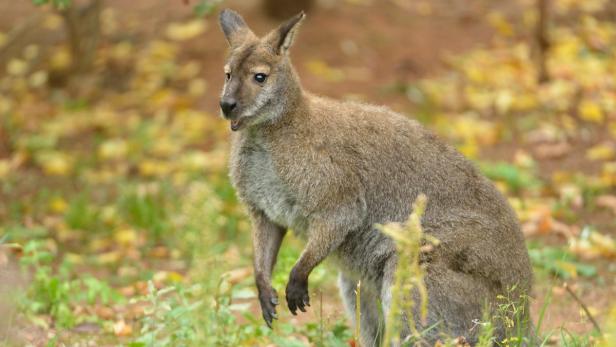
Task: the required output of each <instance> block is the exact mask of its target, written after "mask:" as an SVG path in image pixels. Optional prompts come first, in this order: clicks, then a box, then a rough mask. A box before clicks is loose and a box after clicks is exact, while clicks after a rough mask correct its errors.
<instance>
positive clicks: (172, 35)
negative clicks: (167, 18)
mask: <svg viewBox="0 0 616 347" xmlns="http://www.w3.org/2000/svg"><path fill="white" fill-rule="evenodd" d="M205 29H206V25H205V21H203V20H198V19H195V20H191V21H189V22H186V23H172V24H170V25H169V26H167V29H166V30H165V34H166V35H167V37H168V38H169V39H171V40H174V41H186V40H190V39H192V38H195V37H197V36H199V35H200V34H201V33H203V32H204V31H205Z"/></svg>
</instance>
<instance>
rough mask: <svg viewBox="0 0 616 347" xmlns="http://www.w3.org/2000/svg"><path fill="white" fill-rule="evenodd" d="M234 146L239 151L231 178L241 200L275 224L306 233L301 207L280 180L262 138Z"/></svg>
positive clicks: (234, 159)
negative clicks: (302, 230)
mask: <svg viewBox="0 0 616 347" xmlns="http://www.w3.org/2000/svg"><path fill="white" fill-rule="evenodd" d="M234 145H235V146H239V148H234V151H235V155H234V158H232V160H233V161H234V162H233V163H232V171H231V175H232V179H233V181H234V184H235V186H236V189H237V191H238V193H239V195H240V197H241V198H242V199H243V200H244V201H245V202H247V203H249V204H252V205H253V206H256V207H257V208H259V209H260V210H262V211H263V212H264V213H265V214H266V215H267V216H268V218H270V219H271V220H272V221H274V222H275V223H277V224H279V225H281V226H284V227H288V228H293V229H296V230H297V229H302V228H303V227H302V225H303V224H304V223H303V218H302V215H301V212H300V206H299V205H298V204H297V201H296V199H295V197H294V194H293V193H292V191H291V189H290V188H289V187H288V186H287V185H286V184H285V183H284V182H283V181H282V179H281V178H280V175H279V171H278V168H277V166H276V165H275V163H274V161H273V159H272V155H271V152H270V150H269V148H268V145H267V144H266V143H265V142H264V141H262V140H260V139H258V138H253V139H244V140H243V141H240V142H239V143H236V144H234ZM298 231H299V230H298Z"/></svg>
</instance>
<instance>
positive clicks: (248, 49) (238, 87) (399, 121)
mask: <svg viewBox="0 0 616 347" xmlns="http://www.w3.org/2000/svg"><path fill="white" fill-rule="evenodd" d="M295 18H299V20H296V21H295V24H293V25H292V27H291V28H290V29H289V28H287V29H288V30H286V31H285V30H280V28H279V29H277V30H274V31H272V32H271V33H270V34H268V35H267V36H265V37H264V38H263V39H259V38H257V37H256V36H254V35H253V34H252V32H250V31H249V30H248V31H246V32H245V34H244V36H243V37H236V39H238V40H240V41H241V42H242V43H241V45H239V46H234V45H232V51H231V54H230V56H229V58H228V63H227V69H228V71H229V72H230V73H231V75H232V76H233V77H232V78H231V79H230V80H229V81H227V83H226V84H225V88H224V90H223V96H226V97H233V98H234V99H236V100H238V107H237V110H236V111H234V113H231V114H227V115H225V116H226V117H227V118H229V119H231V120H240V121H242V122H243V125H242V126H241V127H240V128H239V129H238V128H234V130H238V131H235V132H233V134H232V151H231V159H230V176H231V179H232V183H233V185H234V187H235V188H236V190H237V193H238V196H239V198H240V199H241V201H242V202H243V203H244V204H245V205H246V206H247V208H248V211H249V213H250V216H251V220H252V222H253V243H254V267H255V279H256V284H257V288H258V290H259V300H260V303H261V307H262V311H263V317H264V319H265V321H266V323H267V324H268V325H271V321H272V318H275V306H276V304H277V302H278V299H277V295H276V292H275V291H274V289H273V288H272V286H271V274H272V269H273V267H274V264H275V260H276V256H277V253H278V249H279V247H280V242H281V241H282V238H283V236H284V233H285V230H286V229H288V228H290V229H293V231H294V232H295V233H297V235H299V236H300V238H302V239H304V240H305V241H306V246H305V249H304V251H303V252H302V255H301V256H300V258H299V259H298V261H297V263H296V265H295V266H294V268H293V270H292V271H291V273H290V275H289V282H288V285H287V288H286V293H285V294H286V299H287V304H288V306H289V308H290V310H291V311H292V312H293V313H294V314H295V313H296V311H297V310H298V309H299V310H300V311H305V309H306V307H307V306H308V305H309V296H308V278H309V275H310V272H311V271H312V269H313V268H314V267H315V266H317V265H318V264H319V263H321V261H323V259H325V258H326V257H327V256H329V255H332V256H333V257H334V258H335V259H336V261H337V263H338V264H339V267H340V272H341V277H340V278H341V279H340V287H341V293H342V295H343V299H344V302H345V306H346V307H347V309H348V310H349V311H353V310H354V294H353V291H352V290H351V289H352V288H351V287H353V285H354V283H355V281H356V280H358V279H361V280H362V287H363V288H365V290H364V293H366V297H364V299H365V300H368V301H367V302H366V304H365V306H364V304H362V308H361V310H362V314H363V315H364V317H365V319H364V320H365V322H363V321H362V325H361V327H362V346H364V347H370V346H378V345H379V344H380V342H379V341H380V338H381V336H382V326H383V323H384V322H383V321H382V320H381V319H380V318H379V317H381V316H379V315H378V314H376V313H375V311H377V310H378V309H380V310H382V311H385V312H384V313H383V314H384V315H385V316H386V314H387V310H388V308H389V304H388V303H389V301H390V298H391V292H390V288H391V284H392V282H393V276H394V271H395V268H396V265H397V256H396V252H395V247H394V243H393V241H392V240H391V239H390V238H389V237H387V236H385V235H383V234H382V233H381V232H379V231H378V230H377V229H375V227H374V225H375V224H376V223H380V224H383V223H387V222H402V221H405V220H406V218H407V217H408V215H409V213H410V212H411V211H410V207H411V202H413V201H414V200H415V198H416V197H417V196H418V195H419V194H420V193H424V194H426V195H427V197H428V205H427V209H426V212H425V215H424V216H423V219H422V226H423V227H424V229H425V231H426V232H427V233H429V234H431V235H433V236H434V237H436V238H437V239H439V240H440V241H441V243H440V245H439V246H438V247H437V248H436V249H435V250H434V251H433V252H431V254H430V255H429V256H427V257H425V259H424V260H423V261H424V264H425V265H426V269H427V277H426V286H427V289H428V293H429V307H428V308H429V314H428V320H427V324H426V325H422V324H421V322H420V321H418V320H415V321H416V323H417V324H418V328H419V329H422V328H425V327H427V326H431V325H433V324H435V323H439V324H440V325H439V328H438V329H436V330H434V331H432V332H431V333H429V334H428V336H426V341H427V342H430V343H433V342H434V341H436V339H438V338H439V336H440V334H442V333H445V334H449V335H451V336H465V337H466V338H467V340H468V341H470V342H471V343H473V342H475V341H476V337H477V336H476V335H477V332H478V329H472V328H473V326H474V323H473V321H474V320H476V319H481V318H482V310H483V309H484V307H485V304H487V303H494V302H495V300H496V295H498V294H502V293H504V292H505V291H506V290H507V289H508V288H509V287H512V286H514V285H517V287H516V288H517V291H516V293H515V294H517V293H528V292H529V291H530V288H531V281H532V273H531V268H530V263H529V258H528V253H527V251H526V247H525V244H524V239H523V236H522V234H521V232H520V228H519V225H518V222H517V219H516V217H515V214H514V212H513V211H512V209H511V208H510V206H509V205H508V204H507V202H506V200H505V198H504V197H503V196H502V195H501V194H500V193H499V192H498V191H497V190H496V188H495V187H494V186H493V184H492V183H491V182H490V181H489V180H487V179H486V178H485V177H484V176H482V175H481V174H480V173H479V171H478V170H477V169H476V168H475V166H474V165H473V164H472V163H471V162H469V161H468V160H467V159H465V158H464V157H463V156H462V155H460V154H459V153H458V152H457V151H455V150H454V149H453V148H452V147H450V146H449V145H447V144H444V143H443V142H441V141H440V140H438V139H437V138H436V137H435V136H434V135H432V133H430V132H429V131H427V130H426V129H425V128H423V127H422V126H421V125H420V124H419V123H417V122H416V121H414V120H411V119H408V118H407V117H405V116H403V115H400V114H398V113H395V112H392V111H390V110H389V109H387V108H384V107H377V106H371V105H366V104H361V103H355V102H341V101H336V100H332V99H327V98H322V97H317V96H315V95H312V94H310V93H308V92H306V91H304V90H303V89H302V88H301V85H300V82H299V78H298V77H297V74H296V73H295V71H294V70H293V67H292V65H291V62H290V60H289V58H288V55H287V54H280V52H272V50H271V47H272V45H271V43H272V42H287V40H286V38H285V37H283V36H281V35H286V34H285V32H286V33H294V32H295V31H296V28H295V26H296V25H297V23H299V22H301V19H302V18H303V15H300V16H298V17H295ZM288 23H289V22H287V23H285V24H284V25H288ZM291 23H293V21H291ZM223 27H224V23H223ZM289 44H290V41H289ZM287 48H288V47H287ZM255 68H259V69H266V70H267V71H268V74H269V75H268V79H267V81H266V82H265V84H263V85H259V84H257V83H255V82H254V81H252V79H251V78H252V76H253V73H254V71H253V70H254V69H255ZM233 83H235V86H234V87H233V88H229V87H228V86H227V85H230V84H233ZM376 300H379V301H380V302H381V307H380V308H379V307H377V306H376V305H374V304H373V303H374V302H376ZM349 315H350V316H351V317H353V316H354V312H349ZM413 318H416V317H413ZM400 319H405V317H401V318H400ZM499 333H501V334H502V331H500V330H499Z"/></svg>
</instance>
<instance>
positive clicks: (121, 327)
mask: <svg viewBox="0 0 616 347" xmlns="http://www.w3.org/2000/svg"><path fill="white" fill-rule="evenodd" d="M113 333H114V334H115V336H130V335H132V333H133V327H132V326H130V325H129V324H126V322H124V320H119V321H117V322H115V323H114V324H113Z"/></svg>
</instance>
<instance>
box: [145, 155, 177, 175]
mask: <svg viewBox="0 0 616 347" xmlns="http://www.w3.org/2000/svg"><path fill="white" fill-rule="evenodd" d="M170 171H171V167H170V166H169V163H167V162H163V161H160V160H149V159H146V160H144V161H142V162H141V163H139V172H140V173H141V175H143V176H147V177H151V176H161V175H165V174H167V173H169V172H170Z"/></svg>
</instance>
